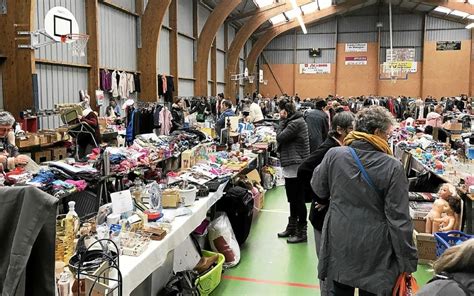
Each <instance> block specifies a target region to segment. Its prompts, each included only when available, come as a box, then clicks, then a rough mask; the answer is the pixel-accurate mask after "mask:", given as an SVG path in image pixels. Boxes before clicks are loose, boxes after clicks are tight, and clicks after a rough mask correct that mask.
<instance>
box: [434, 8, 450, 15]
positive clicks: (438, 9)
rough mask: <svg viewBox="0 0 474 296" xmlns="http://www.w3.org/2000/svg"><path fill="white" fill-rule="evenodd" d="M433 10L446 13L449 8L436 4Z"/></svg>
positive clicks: (448, 11)
mask: <svg viewBox="0 0 474 296" xmlns="http://www.w3.org/2000/svg"><path fill="white" fill-rule="evenodd" d="M434 11H436V12H440V13H446V14H448V13H450V12H451V9H449V8H447V7H443V6H438V7H436V8H435V9H434Z"/></svg>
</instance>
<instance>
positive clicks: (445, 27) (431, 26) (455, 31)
mask: <svg viewBox="0 0 474 296" xmlns="http://www.w3.org/2000/svg"><path fill="white" fill-rule="evenodd" d="M426 40H427V41H462V40H471V31H470V30H467V29H465V28H464V25H463V24H460V23H456V22H451V21H448V20H443V19H440V18H435V17H430V16H429V17H427V20H426Z"/></svg>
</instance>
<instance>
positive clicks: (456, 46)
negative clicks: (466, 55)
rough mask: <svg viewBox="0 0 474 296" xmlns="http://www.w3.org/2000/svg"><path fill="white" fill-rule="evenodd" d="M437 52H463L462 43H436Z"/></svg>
mask: <svg viewBox="0 0 474 296" xmlns="http://www.w3.org/2000/svg"><path fill="white" fill-rule="evenodd" d="M436 50H438V51H444V50H461V41H436Z"/></svg>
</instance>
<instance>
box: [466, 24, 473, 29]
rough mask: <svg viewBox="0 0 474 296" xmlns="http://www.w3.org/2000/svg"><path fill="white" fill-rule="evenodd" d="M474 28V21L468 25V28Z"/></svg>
mask: <svg viewBox="0 0 474 296" xmlns="http://www.w3.org/2000/svg"><path fill="white" fill-rule="evenodd" d="M472 28H474V23H470V24H469V25H467V26H466V29H472Z"/></svg>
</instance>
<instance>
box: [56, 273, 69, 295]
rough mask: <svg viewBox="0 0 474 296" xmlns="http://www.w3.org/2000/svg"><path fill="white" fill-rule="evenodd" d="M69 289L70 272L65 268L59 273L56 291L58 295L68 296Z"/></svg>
mask: <svg viewBox="0 0 474 296" xmlns="http://www.w3.org/2000/svg"><path fill="white" fill-rule="evenodd" d="M70 290H71V274H70V273H69V272H67V270H66V268H65V269H64V271H63V272H61V275H60V276H59V280H58V292H59V296H69V295H70V294H71V293H70Z"/></svg>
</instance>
